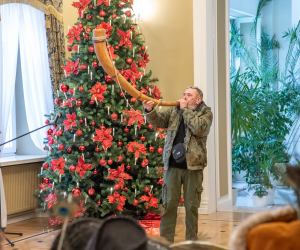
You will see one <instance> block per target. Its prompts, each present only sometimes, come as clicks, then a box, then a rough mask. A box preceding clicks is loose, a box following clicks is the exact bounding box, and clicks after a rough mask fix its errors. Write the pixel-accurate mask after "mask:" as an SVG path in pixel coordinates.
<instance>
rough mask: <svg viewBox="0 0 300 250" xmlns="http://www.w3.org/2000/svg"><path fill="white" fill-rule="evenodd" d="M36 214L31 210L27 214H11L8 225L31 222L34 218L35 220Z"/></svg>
mask: <svg viewBox="0 0 300 250" xmlns="http://www.w3.org/2000/svg"><path fill="white" fill-rule="evenodd" d="M35 217H36V214H35V211H34V210H29V211H26V212H22V213H17V214H11V215H8V216H7V225H9V224H13V223H16V222H20V221H24V220H29V219H32V218H35Z"/></svg>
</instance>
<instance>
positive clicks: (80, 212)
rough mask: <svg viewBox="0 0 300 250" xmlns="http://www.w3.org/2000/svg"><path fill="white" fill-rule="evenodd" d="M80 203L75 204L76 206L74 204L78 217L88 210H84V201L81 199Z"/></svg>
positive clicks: (75, 214) (75, 213)
mask: <svg viewBox="0 0 300 250" xmlns="http://www.w3.org/2000/svg"><path fill="white" fill-rule="evenodd" d="M79 204H80V205H79V206H78V205H75V206H74V216H75V217H78V216H79V215H81V214H82V213H85V212H86V210H83V208H84V206H83V202H82V201H80V203H79Z"/></svg>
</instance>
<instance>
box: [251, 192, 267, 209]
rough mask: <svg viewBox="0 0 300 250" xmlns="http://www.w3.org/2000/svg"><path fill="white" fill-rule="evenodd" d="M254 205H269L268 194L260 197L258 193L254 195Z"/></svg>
mask: <svg viewBox="0 0 300 250" xmlns="http://www.w3.org/2000/svg"><path fill="white" fill-rule="evenodd" d="M252 199H253V205H254V206H255V207H266V206H267V200H268V199H267V196H263V197H258V196H257V195H256V194H254V195H253V197H252Z"/></svg>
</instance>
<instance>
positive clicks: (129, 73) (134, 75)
mask: <svg viewBox="0 0 300 250" xmlns="http://www.w3.org/2000/svg"><path fill="white" fill-rule="evenodd" d="M142 75H144V73H142V72H140V71H138V70H137V68H136V64H135V62H133V63H132V64H131V67H130V69H127V70H125V75H124V78H125V79H126V80H130V81H131V82H132V83H133V84H135V81H136V80H137V79H139V78H140V76H142Z"/></svg>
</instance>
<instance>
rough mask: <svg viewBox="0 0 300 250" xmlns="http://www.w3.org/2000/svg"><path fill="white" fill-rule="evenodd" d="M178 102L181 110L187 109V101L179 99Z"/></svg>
mask: <svg viewBox="0 0 300 250" xmlns="http://www.w3.org/2000/svg"><path fill="white" fill-rule="evenodd" d="M177 102H179V103H180V109H182V108H186V107H187V102H186V100H184V99H179V100H177Z"/></svg>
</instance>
